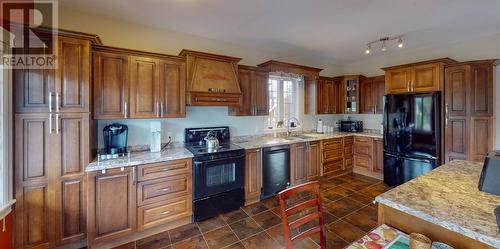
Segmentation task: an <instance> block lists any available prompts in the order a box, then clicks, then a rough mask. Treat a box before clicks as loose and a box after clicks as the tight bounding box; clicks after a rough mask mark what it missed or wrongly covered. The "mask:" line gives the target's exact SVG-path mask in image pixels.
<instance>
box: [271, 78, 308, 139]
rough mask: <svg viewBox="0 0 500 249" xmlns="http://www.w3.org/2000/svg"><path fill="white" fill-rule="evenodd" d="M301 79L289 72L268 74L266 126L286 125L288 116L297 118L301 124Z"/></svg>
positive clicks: (272, 127) (278, 126)
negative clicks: (267, 115) (267, 114)
mask: <svg viewBox="0 0 500 249" xmlns="http://www.w3.org/2000/svg"><path fill="white" fill-rule="evenodd" d="M303 85H304V84H303V80H302V77H301V76H297V75H289V74H286V75H285V74H277V73H276V74H275V73H272V74H270V75H269V85H268V87H269V117H268V119H267V127H268V128H269V129H277V128H284V127H286V125H287V124H286V122H287V120H288V119H289V118H292V117H294V118H297V119H298V120H299V124H298V125H301V124H302V107H303V105H302V102H303V101H302V99H303V97H302V95H303V90H302V89H303Z"/></svg>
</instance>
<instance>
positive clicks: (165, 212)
mask: <svg viewBox="0 0 500 249" xmlns="http://www.w3.org/2000/svg"><path fill="white" fill-rule="evenodd" d="M169 213H170V211H163V212H161V213H160V215H167V214H169Z"/></svg>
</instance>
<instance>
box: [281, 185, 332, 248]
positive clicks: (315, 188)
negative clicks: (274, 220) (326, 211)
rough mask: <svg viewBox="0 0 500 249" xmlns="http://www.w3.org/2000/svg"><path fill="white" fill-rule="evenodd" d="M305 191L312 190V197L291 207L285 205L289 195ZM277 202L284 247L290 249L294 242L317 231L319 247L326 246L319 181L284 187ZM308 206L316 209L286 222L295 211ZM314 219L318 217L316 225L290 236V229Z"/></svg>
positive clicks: (297, 211) (302, 209)
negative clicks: (279, 209) (283, 234)
mask: <svg viewBox="0 0 500 249" xmlns="http://www.w3.org/2000/svg"><path fill="white" fill-rule="evenodd" d="M306 192H312V194H314V195H315V196H314V198H312V199H309V200H307V201H304V202H301V203H299V204H297V205H294V206H293V207H290V208H287V206H286V202H285V201H286V200H287V199H288V198H289V197H290V196H295V195H298V194H300V193H306ZM278 198H279V202H280V208H281V220H282V222H283V229H284V231H285V236H284V237H285V241H286V248H287V249H291V248H292V247H293V246H294V245H295V244H297V243H299V242H300V241H301V240H303V239H305V238H307V237H309V236H311V235H313V234H316V233H319V237H320V246H321V248H326V240H325V231H324V226H323V212H322V207H321V197H320V190H319V181H313V182H309V183H304V184H301V185H297V186H295V187H292V188H289V189H286V190H283V191H281V192H280V193H279V194H278ZM309 207H316V208H317V209H316V211H315V212H312V213H309V214H307V215H305V216H303V217H300V218H299V219H297V220H295V221H292V222H288V218H289V216H291V215H294V214H296V213H299V212H301V211H304V210H305V209H307V208H309ZM315 219H318V220H319V222H318V225H317V226H315V227H312V228H310V229H308V230H306V231H304V232H302V233H299V234H297V235H296V236H294V237H293V238H292V234H291V232H290V231H291V230H293V229H296V228H298V227H299V226H301V225H304V224H306V223H308V222H311V221H313V220H315Z"/></svg>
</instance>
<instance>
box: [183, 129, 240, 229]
mask: <svg viewBox="0 0 500 249" xmlns="http://www.w3.org/2000/svg"><path fill="white" fill-rule="evenodd" d="M209 132H211V133H212V134H215V136H216V137H217V139H218V140H219V146H218V147H216V148H208V147H207V146H206V144H205V140H204V139H205V137H206V136H207V134H208V133H209ZM184 135H185V136H184V141H185V147H186V148H187V149H188V150H189V151H191V153H193V155H194V157H193V219H194V221H201V220H205V219H209V218H212V217H215V216H217V215H218V214H220V213H225V212H229V211H233V210H236V209H238V208H239V207H241V206H243V204H244V201H245V191H244V179H245V150H244V149H243V148H241V147H239V146H237V145H235V144H231V143H230V133H229V127H227V126H222V127H206V128H187V129H185V134H184Z"/></svg>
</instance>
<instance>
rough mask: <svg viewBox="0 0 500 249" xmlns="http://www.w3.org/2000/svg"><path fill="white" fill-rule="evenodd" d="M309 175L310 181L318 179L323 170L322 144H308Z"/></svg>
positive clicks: (317, 142)
mask: <svg viewBox="0 0 500 249" xmlns="http://www.w3.org/2000/svg"><path fill="white" fill-rule="evenodd" d="M308 150H309V155H308V156H309V158H308V165H307V166H308V175H307V179H308V180H309V181H312V180H316V179H318V177H319V175H320V170H321V148H320V142H319V141H316V142H309V144H308Z"/></svg>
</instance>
